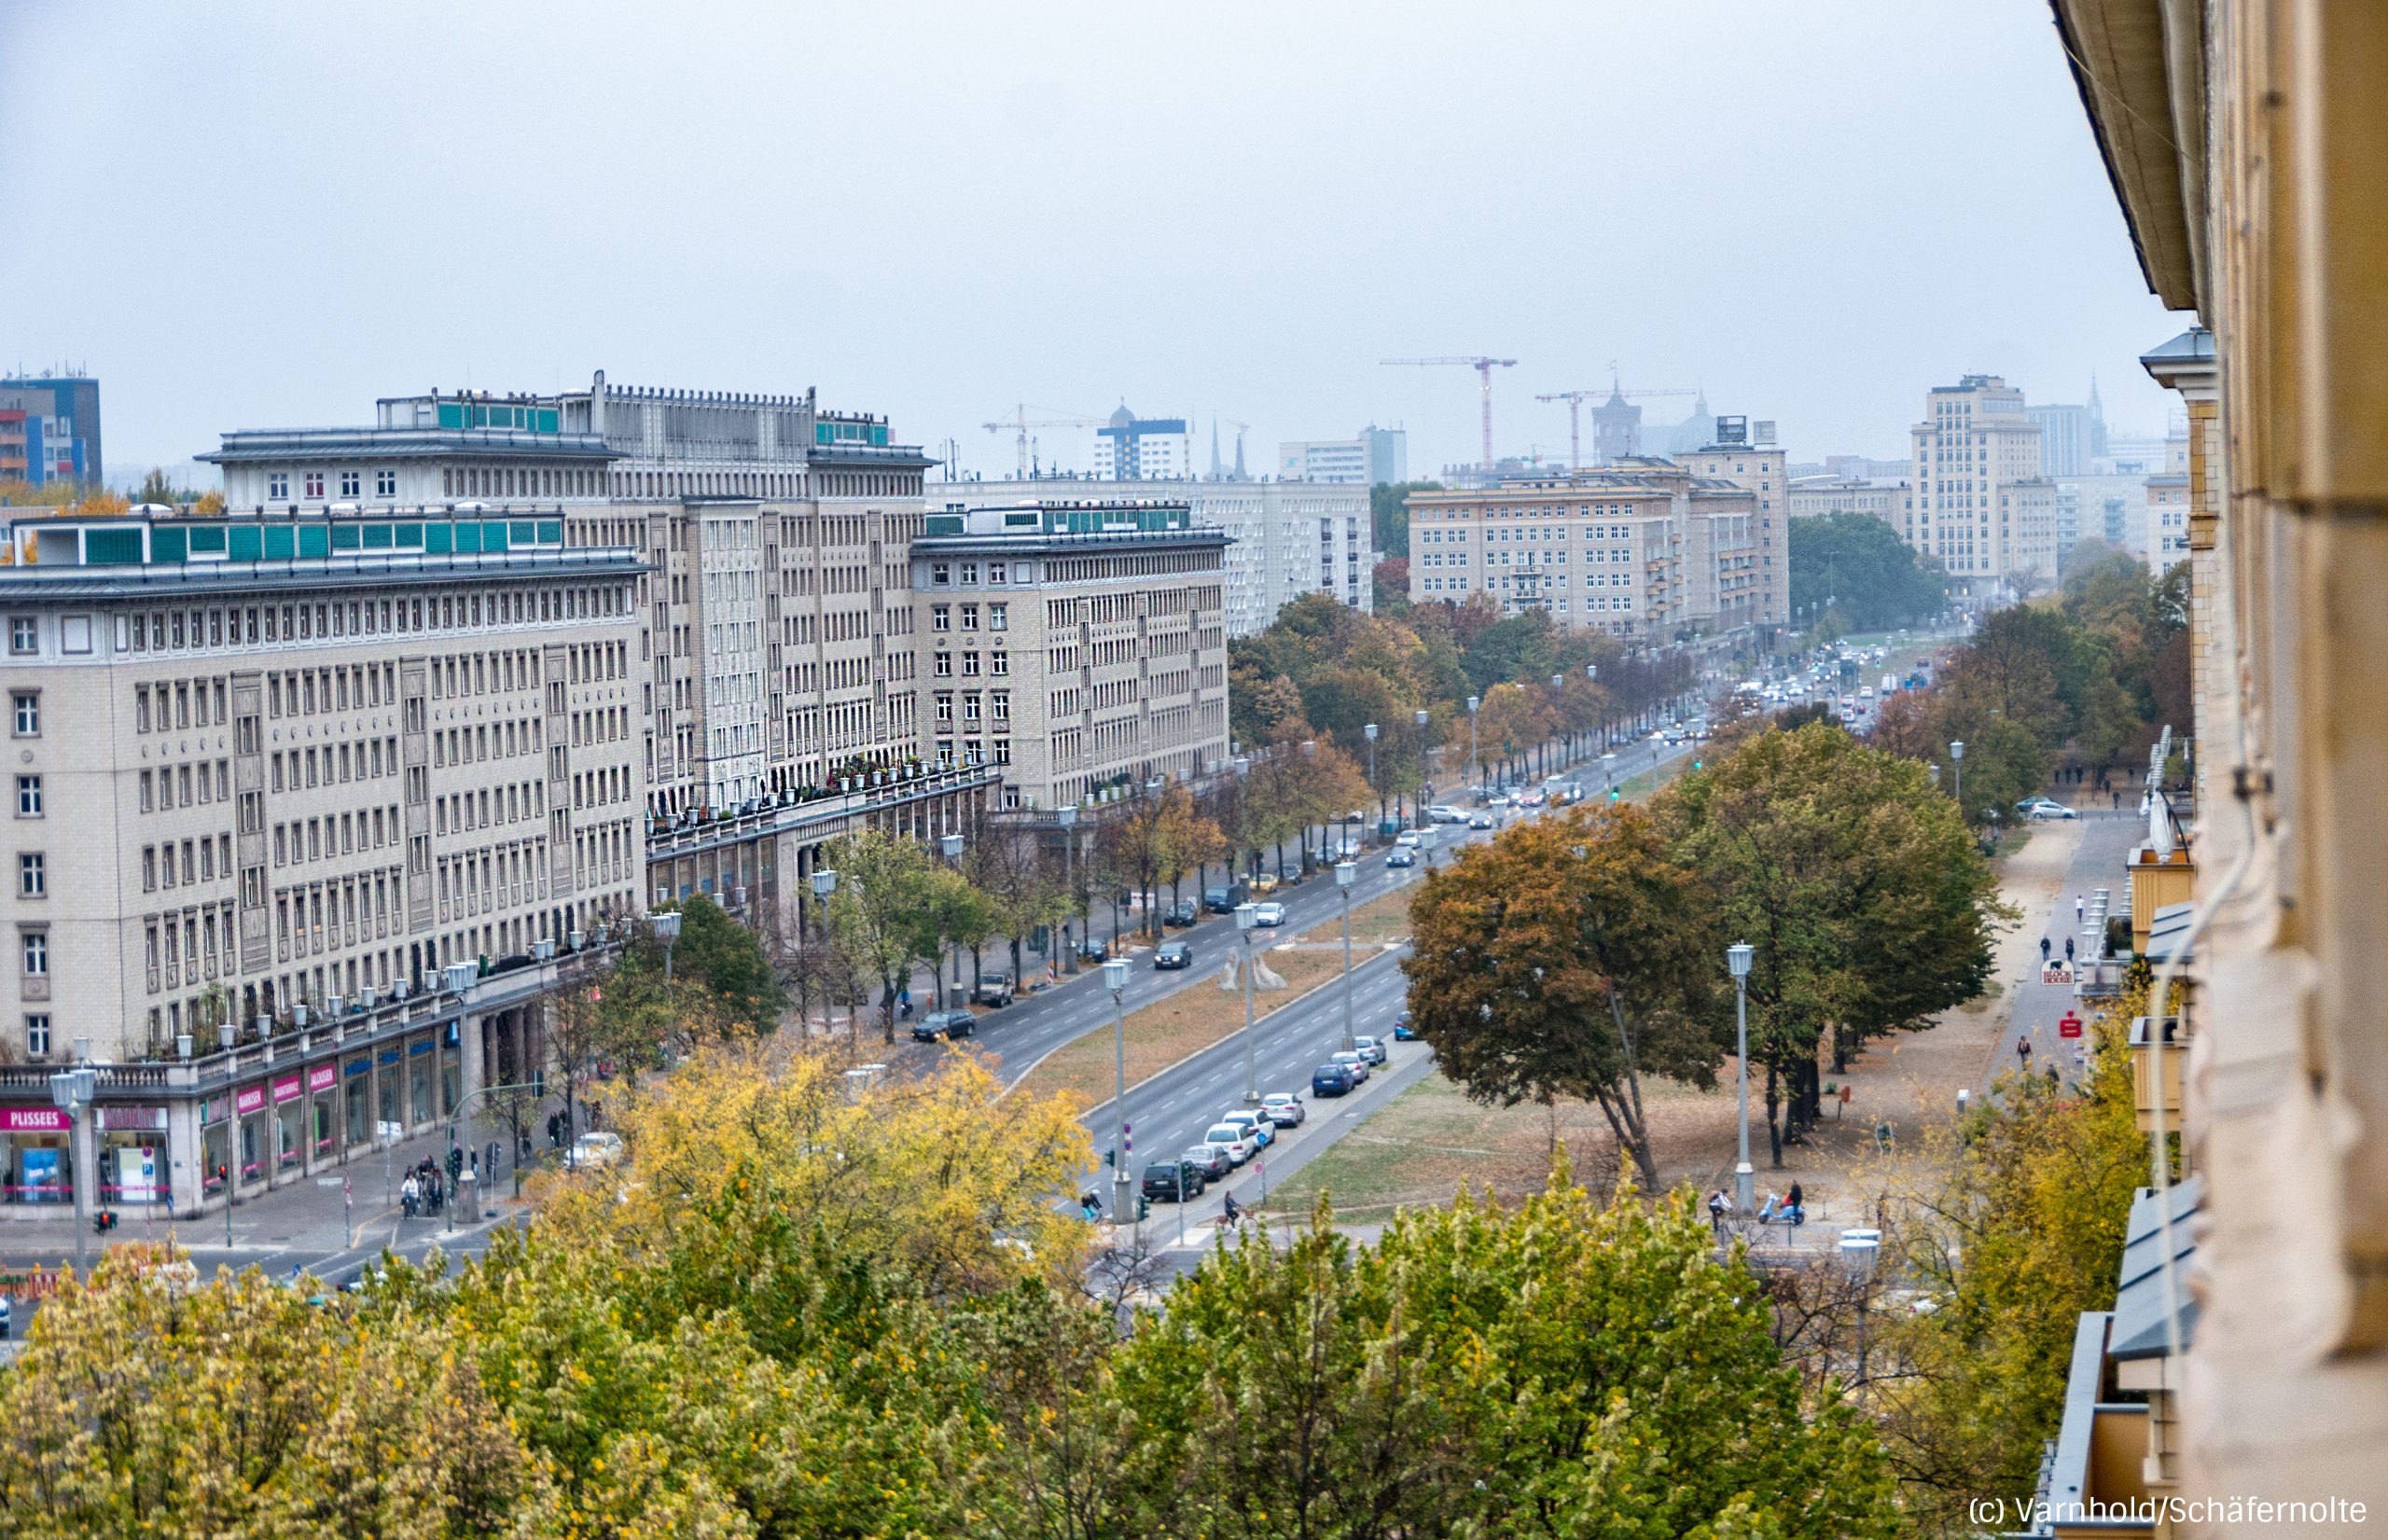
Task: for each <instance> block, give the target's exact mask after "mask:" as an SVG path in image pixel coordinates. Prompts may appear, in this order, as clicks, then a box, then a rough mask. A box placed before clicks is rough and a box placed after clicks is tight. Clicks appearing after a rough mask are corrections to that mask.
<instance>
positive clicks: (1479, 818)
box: [1467, 812, 1492, 829]
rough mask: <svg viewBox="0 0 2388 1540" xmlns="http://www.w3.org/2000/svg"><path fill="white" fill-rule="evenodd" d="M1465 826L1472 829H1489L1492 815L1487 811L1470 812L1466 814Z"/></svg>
mask: <svg viewBox="0 0 2388 1540" xmlns="http://www.w3.org/2000/svg"><path fill="white" fill-rule="evenodd" d="M1467 826H1468V827H1469V828H1472V829H1489V828H1491V827H1492V814H1491V813H1489V812H1479V813H1471V814H1470V815H1469V816H1468V820H1467Z"/></svg>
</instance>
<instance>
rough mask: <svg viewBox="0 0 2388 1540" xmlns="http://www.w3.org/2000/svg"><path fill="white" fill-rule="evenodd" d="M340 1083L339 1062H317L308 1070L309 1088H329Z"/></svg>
mask: <svg viewBox="0 0 2388 1540" xmlns="http://www.w3.org/2000/svg"><path fill="white" fill-rule="evenodd" d="M339 1084H340V1066H339V1065H338V1064H317V1065H316V1066H315V1067H314V1068H313V1069H311V1070H309V1071H308V1072H307V1089H309V1090H329V1089H332V1088H333V1087H334V1086H337V1085H339Z"/></svg>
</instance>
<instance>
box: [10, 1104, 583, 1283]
mask: <svg viewBox="0 0 2388 1540" xmlns="http://www.w3.org/2000/svg"><path fill="white" fill-rule="evenodd" d="M479 1133H480V1135H481V1142H482V1143H483V1144H486V1143H487V1141H488V1130H486V1129H481V1130H479ZM505 1143H506V1141H505V1139H504V1138H503V1137H500V1139H499V1140H498V1144H499V1155H500V1158H499V1162H498V1169H497V1173H496V1174H497V1182H496V1188H497V1193H496V1198H497V1200H496V1201H495V1202H494V1203H493V1202H492V1201H491V1200H490V1199H489V1197H488V1195H486V1194H484V1195H483V1196H482V1201H481V1203H480V1207H481V1208H482V1209H483V1210H487V1209H490V1208H492V1207H496V1208H499V1209H501V1210H503V1209H504V1208H506V1207H507V1205H509V1204H510V1203H511V1202H512V1200H513V1196H514V1182H513V1175H514V1167H513V1164H512V1162H511V1161H509V1160H507V1159H506V1158H505V1149H504V1145H505ZM539 1153H544V1146H543V1145H542V1146H540V1148H539ZM447 1154H448V1143H447V1134H446V1133H445V1131H433V1132H430V1133H426V1134H423V1135H419V1136H417V1137H416V1138H413V1139H410V1140H408V1141H406V1142H405V1143H403V1144H400V1145H393V1146H392V1147H391V1148H390V1149H389V1150H388V1151H387V1152H386V1155H367V1156H359V1157H358V1158H355V1159H354V1160H352V1161H350V1162H349V1164H348V1165H346V1166H344V1167H341V1168H339V1169H338V1170H335V1171H332V1172H321V1173H318V1174H317V1175H315V1176H312V1177H307V1178H302V1179H300V1180H299V1181H297V1182H293V1183H291V1184H290V1185H289V1186H284V1187H277V1188H275V1189H273V1190H272V1191H271V1192H267V1193H261V1194H259V1195H257V1196H256V1197H253V1198H248V1199H245V1200H243V1201H241V1202H239V1203H236V1204H234V1205H233V1208H232V1215H231V1230H230V1234H231V1243H230V1245H229V1247H228V1246H227V1245H226V1243H225V1233H226V1231H225V1217H224V1214H223V1213H222V1211H220V1210H217V1211H215V1212H212V1213H208V1214H201V1216H200V1217H198V1218H196V1219H181V1218H174V1217H170V1216H169V1215H167V1214H166V1213H165V1212H164V1211H163V1210H161V1209H158V1208H155V1207H146V1206H145V1207H125V1208H120V1209H118V1210H117V1214H118V1223H117V1228H116V1229H115V1231H114V1232H113V1233H112V1234H110V1235H108V1236H106V1237H104V1238H103V1237H100V1236H96V1235H93V1234H91V1233H90V1231H89V1229H88V1228H87V1229H86V1230H85V1231H84V1235H83V1243H84V1246H85V1249H86V1251H87V1253H88V1254H89V1255H90V1257H91V1259H92V1260H93V1261H94V1262H96V1261H97V1260H98V1258H99V1255H100V1253H101V1252H102V1251H103V1250H104V1249H105V1248H106V1247H108V1246H111V1245H120V1244H129V1243H133V1242H144V1241H163V1240H165V1239H166V1237H167V1235H168V1234H169V1233H172V1235H173V1236H174V1240H175V1241H176V1242H178V1243H180V1244H181V1245H183V1246H185V1247H187V1248H188V1249H189V1250H190V1252H191V1253H192V1254H193V1255H194V1256H205V1255H209V1254H217V1253H223V1252H226V1251H228V1250H229V1251H231V1252H237V1253H259V1252H281V1251H288V1252H294V1253H305V1254H310V1255H312V1254H318V1253H331V1252H342V1251H347V1250H350V1249H351V1247H350V1245H349V1239H348V1237H349V1226H350V1223H351V1220H352V1217H353V1219H354V1225H355V1228H356V1232H357V1242H356V1244H357V1245H358V1246H359V1247H366V1248H378V1247H380V1246H382V1245H383V1244H385V1243H394V1242H396V1241H414V1240H416V1239H418V1238H421V1237H424V1236H429V1235H432V1234H435V1233H441V1232H444V1231H445V1230H446V1228H447V1225H448V1220H449V1215H448V1214H444V1213H443V1214H437V1215H426V1216H423V1217H419V1218H414V1219H409V1218H406V1217H405V1216H404V1215H403V1214H400V1213H399V1210H398V1202H397V1185H398V1184H399V1183H400V1182H402V1181H403V1180H405V1177H406V1172H407V1170H408V1168H410V1167H411V1166H413V1165H414V1164H415V1163H416V1162H418V1161H420V1160H422V1159H423V1158H426V1157H428V1158H430V1159H432V1160H433V1161H435V1162H437V1161H441V1160H444V1159H445V1158H447ZM535 1169H537V1161H536V1158H534V1161H533V1162H532V1163H531V1164H529V1165H526V1166H524V1167H523V1174H524V1176H525V1177H526V1179H527V1177H528V1176H529V1174H530V1172H532V1171H534V1170H535ZM352 1203H353V1205H354V1211H353V1215H352V1209H351V1205H352ZM454 1217H455V1222H456V1225H457V1227H458V1228H459V1229H463V1228H465V1227H466V1226H468V1225H479V1223H481V1222H482V1221H481V1217H480V1215H479V1214H466V1213H465V1212H464V1211H463V1210H462V1209H458V1210H457V1211H456V1213H455V1216H454ZM75 1224H76V1222H75V1220H74V1219H73V1218H72V1217H71V1216H70V1215H68V1214H60V1215H58V1216H56V1217H51V1216H49V1215H47V1214H45V1215H44V1216H43V1217H42V1218H40V1219H35V1220H10V1221H7V1222H6V1223H0V1257H6V1258H8V1259H11V1260H14V1259H17V1258H29V1259H30V1258H35V1257H39V1258H44V1259H52V1260H54V1259H55V1258H57V1257H59V1256H72V1255H73V1254H74V1250H75Z"/></svg>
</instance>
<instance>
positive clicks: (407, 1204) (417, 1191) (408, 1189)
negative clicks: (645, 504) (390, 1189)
mask: <svg viewBox="0 0 2388 1540" xmlns="http://www.w3.org/2000/svg"><path fill="white" fill-rule="evenodd" d="M422 1201H423V1189H422V1188H421V1187H420V1186H416V1185H415V1179H414V1172H407V1179H406V1180H405V1181H404V1182H402V1183H400V1184H399V1185H398V1207H399V1208H400V1209H401V1210H403V1211H404V1212H405V1214H406V1216H407V1217H408V1218H410V1219H411V1218H413V1217H414V1211H415V1206H416V1205H417V1204H418V1203H420V1202H422Z"/></svg>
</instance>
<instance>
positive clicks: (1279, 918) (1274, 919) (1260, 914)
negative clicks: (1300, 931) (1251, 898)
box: [1252, 903, 1285, 926]
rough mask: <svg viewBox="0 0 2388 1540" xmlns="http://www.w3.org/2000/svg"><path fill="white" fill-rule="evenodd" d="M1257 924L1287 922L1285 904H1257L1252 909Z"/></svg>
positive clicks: (1254, 921) (1253, 920)
mask: <svg viewBox="0 0 2388 1540" xmlns="http://www.w3.org/2000/svg"><path fill="white" fill-rule="evenodd" d="M1252 923H1254V924H1256V925H1271V926H1273V925H1282V924H1284V923H1285V906H1284V905H1283V904H1278V903H1268V904H1256V905H1254V906H1253V909H1252Z"/></svg>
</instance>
